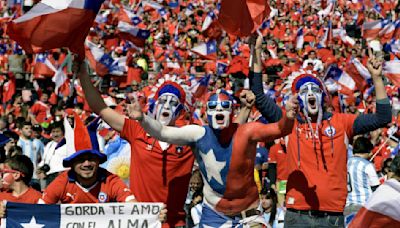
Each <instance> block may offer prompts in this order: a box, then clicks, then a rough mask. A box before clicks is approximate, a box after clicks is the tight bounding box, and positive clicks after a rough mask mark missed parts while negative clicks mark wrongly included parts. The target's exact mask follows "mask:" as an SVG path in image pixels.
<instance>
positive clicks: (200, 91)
mask: <svg viewBox="0 0 400 228" xmlns="http://www.w3.org/2000/svg"><path fill="white" fill-rule="evenodd" d="M210 78H211V75H205V76H204V77H202V78H200V79H196V78H193V79H192V80H191V83H192V85H191V86H190V88H189V90H190V92H191V93H192V94H193V97H195V98H200V97H202V96H203V95H204V94H206V92H207V87H208V84H209V82H210Z"/></svg>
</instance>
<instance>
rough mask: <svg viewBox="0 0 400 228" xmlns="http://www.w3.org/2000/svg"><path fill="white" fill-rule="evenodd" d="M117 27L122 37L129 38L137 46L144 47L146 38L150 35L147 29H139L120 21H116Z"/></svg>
mask: <svg viewBox="0 0 400 228" xmlns="http://www.w3.org/2000/svg"><path fill="white" fill-rule="evenodd" d="M117 29H118V31H119V36H120V37H121V38H122V39H126V40H129V41H131V42H132V43H133V44H135V45H136V46H138V47H144V44H145V42H146V40H147V38H149V36H150V31H149V30H144V29H139V28H137V27H134V26H132V25H130V24H128V23H125V22H122V21H120V22H119V23H118V27H117Z"/></svg>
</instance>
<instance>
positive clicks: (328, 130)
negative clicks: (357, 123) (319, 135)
mask: <svg viewBox="0 0 400 228" xmlns="http://www.w3.org/2000/svg"><path fill="white" fill-rule="evenodd" d="M324 132H325V135H326V136H328V137H333V136H335V135H336V129H335V128H334V127H332V126H329V127H327V128H325V131H324Z"/></svg>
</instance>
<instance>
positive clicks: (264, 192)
mask: <svg viewBox="0 0 400 228" xmlns="http://www.w3.org/2000/svg"><path fill="white" fill-rule="evenodd" d="M261 195H265V196H266V197H267V199H268V198H270V199H271V200H272V207H271V216H270V217H269V221H268V223H269V224H270V225H271V226H272V224H273V223H274V221H275V217H276V213H277V205H278V196H277V195H276V192H275V190H274V189H273V188H269V189H268V188H263V189H262V190H261Z"/></svg>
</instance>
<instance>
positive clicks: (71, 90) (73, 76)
mask: <svg viewBox="0 0 400 228" xmlns="http://www.w3.org/2000/svg"><path fill="white" fill-rule="evenodd" d="M76 74H77V73H76V72H74V74H73V75H72V81H71V84H70V90H69V97H72V95H73V94H74V88H75V86H74V84H75V79H76Z"/></svg>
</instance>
